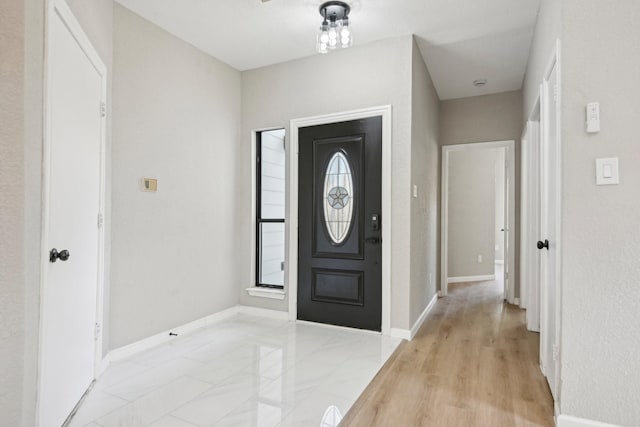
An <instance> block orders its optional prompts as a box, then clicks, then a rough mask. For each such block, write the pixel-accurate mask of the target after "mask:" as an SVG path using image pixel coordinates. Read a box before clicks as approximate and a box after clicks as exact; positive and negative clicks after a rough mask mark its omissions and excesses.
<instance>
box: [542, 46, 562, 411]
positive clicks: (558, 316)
mask: <svg viewBox="0 0 640 427" xmlns="http://www.w3.org/2000/svg"><path fill="white" fill-rule="evenodd" d="M554 69H555V72H556V84H557V97H556V100H555V104H556V105H555V107H556V117H555V118H556V135H555V138H556V146H555V154H556V162H555V164H554V165H552V167H554V168H555V176H556V182H555V183H553V184H552V185H553V186H554V189H555V195H556V197H555V205H556V210H555V212H548V206H547V205H546V201H545V197H541V200H540V208H541V213H540V221H541V225H540V234H541V235H540V239H545V238H547V237H546V236H543V235H542V233H543V228H545V227H543V226H542V224H544V221H545V218H544V215H543V212H545V211H547V212H548V215H549V217H553V218H554V220H555V222H556V241H555V242H553V243H554V246H555V262H556V277H555V281H556V289H555V298H556V304H555V307H556V312H555V325H554V329H555V337H556V339H555V342H554V343H553V344H552V346H554V347H555V349H554V348H551V349H550V348H549V346H548V345H547V339H546V336H545V335H546V333H547V331H548V330H549V325H548V315H549V311H548V310H549V307H548V306H547V304H546V301H547V293H548V292H549V289H548V283H547V281H546V275H544V274H542V273H543V271H542V270H543V264H544V263H543V262H540V275H539V278H540V368H541V370H542V373H543V374H544V375H545V376H547V366H546V361H547V360H549V359H550V358H549V354H550V353H551V355H552V357H551V360H552V361H553V362H554V365H555V381H554V384H549V387H550V388H551V389H552V390H553V395H554V398H555V399H556V402H555V405H556V407H558V402H559V401H560V393H559V391H560V378H561V372H560V370H561V364H560V355H561V354H562V348H561V342H562V339H561V333H562V68H561V41H560V40H559V39H558V40H556V44H555V48H554V50H553V53H552V55H551V59H550V60H549V62H548V65H547V67H546V68H545V73H544V75H543V80H542V85H541V104H540V147H541V152H540V165H541V168H540V170H541V174H540V180H541V184H540V185H541V187H540V189H541V191H544V189H543V187H544V184H545V182H546V181H545V178H544V176H546V174H547V173H548V171H547V170H544V168H543V165H544V164H545V162H543V158H544V155H545V151H544V150H545V149H546V148H548V142H547V141H546V135H547V133H548V132H547V128H546V126H547V125H548V124H547V120H546V119H545V118H546V115H547V111H548V109H549V104H550V102H552V100H550V99H549V97H548V96H547V94H548V90H547V88H548V82H549V78H550V77H551V74H552V73H553V71H554ZM544 231H546V230H544ZM554 353H555V354H554ZM553 356H555V357H553Z"/></svg>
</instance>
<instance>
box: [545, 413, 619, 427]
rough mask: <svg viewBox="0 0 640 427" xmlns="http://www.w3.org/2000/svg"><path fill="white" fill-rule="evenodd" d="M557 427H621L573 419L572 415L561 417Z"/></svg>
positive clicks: (557, 421)
mask: <svg viewBox="0 0 640 427" xmlns="http://www.w3.org/2000/svg"><path fill="white" fill-rule="evenodd" d="M556 426H557V427H620V426H618V425H615V424H607V423H603V422H600V421H593V420H587V419H584V418H578V417H572V416H570V415H562V414H561V415H559V416H558V419H557V420H556Z"/></svg>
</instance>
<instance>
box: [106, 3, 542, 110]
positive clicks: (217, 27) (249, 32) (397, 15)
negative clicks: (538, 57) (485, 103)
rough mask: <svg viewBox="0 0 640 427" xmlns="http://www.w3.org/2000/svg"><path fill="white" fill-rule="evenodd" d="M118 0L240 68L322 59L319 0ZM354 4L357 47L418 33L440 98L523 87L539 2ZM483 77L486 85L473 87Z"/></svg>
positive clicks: (353, 26) (352, 17) (353, 16)
mask: <svg viewBox="0 0 640 427" xmlns="http://www.w3.org/2000/svg"><path fill="white" fill-rule="evenodd" d="M117 1H118V2H119V3H120V4H122V5H123V6H125V7H127V8H129V9H130V10H132V11H133V12H135V13H137V14H139V15H141V16H142V17H144V18H146V19H148V20H149V21H151V22H153V23H155V24H157V25H158V26H160V27H162V28H164V29H165V30H167V31H169V32H170V33H172V34H174V35H176V36H178V37H180V38H182V39H183V40H186V41H187V42H189V43H191V44H193V45H194V46H196V47H198V48H199V49H201V50H203V51H205V52H207V53H209V54H211V55H212V56H214V57H216V58H218V59H220V60H221V61H223V62H225V63H227V64H229V65H231V66H233V67H234V68H237V69H238V70H248V69H253V68H258V67H262V66H265V65H270V64H275V63H279V62H284V61H289V60H293V59H297V58H302V57H306V56H310V55H315V54H316V53H315V36H316V30H317V28H318V27H319V25H320V21H321V18H320V15H319V14H318V6H319V4H320V3H321V1H319V0H270V1H268V2H266V3H263V2H262V1H261V0H117ZM349 3H350V4H351V6H352V12H351V15H350V18H351V22H350V23H351V26H352V28H353V34H354V46H358V45H360V44H365V43H369V42H372V41H374V40H380V39H385V38H389V37H397V36H401V35H407V34H414V35H416V38H417V41H418V46H419V47H420V50H421V52H422V54H423V57H424V58H425V62H426V63H427V66H428V67H429V71H430V72H431V75H432V77H433V81H434V84H435V86H436V89H437V91H438V95H439V96H440V98H441V99H452V98H462V97H467V96H475V95H482V94H489V93H497V92H503V91H508V90H517V89H520V87H521V85H522V80H523V77H524V72H525V68H526V63H527V57H528V54H529V47H530V44H531V38H532V35H533V30H534V26H535V21H536V16H537V11H538V4H539V0H352V1H349ZM329 55H330V53H329ZM479 78H485V79H487V80H488V84H487V85H486V86H485V87H483V88H476V87H475V86H473V84H472V82H473V80H475V79H479Z"/></svg>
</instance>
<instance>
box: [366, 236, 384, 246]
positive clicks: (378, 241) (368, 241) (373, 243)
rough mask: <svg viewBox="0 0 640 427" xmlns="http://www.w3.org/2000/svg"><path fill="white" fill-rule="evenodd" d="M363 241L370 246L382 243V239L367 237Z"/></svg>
mask: <svg viewBox="0 0 640 427" xmlns="http://www.w3.org/2000/svg"><path fill="white" fill-rule="evenodd" d="M364 241H365V242H366V243H371V244H372V245H377V244H380V243H382V239H381V238H379V237H368V238H366V239H364Z"/></svg>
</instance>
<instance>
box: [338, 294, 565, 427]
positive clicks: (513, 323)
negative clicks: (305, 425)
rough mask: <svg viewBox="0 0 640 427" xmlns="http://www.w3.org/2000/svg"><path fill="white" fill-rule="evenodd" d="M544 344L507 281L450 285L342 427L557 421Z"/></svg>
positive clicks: (542, 423) (491, 425) (494, 425)
mask: <svg viewBox="0 0 640 427" xmlns="http://www.w3.org/2000/svg"><path fill="white" fill-rule="evenodd" d="M538 342H539V340H538V334H535V333H532V332H528V331H527V330H526V328H525V317H524V311H523V310H520V309H519V308H517V307H515V306H511V305H509V304H506V303H503V301H502V285H501V284H498V283H497V282H475V283H460V284H450V285H449V296H448V297H446V298H441V299H440V300H439V301H438V303H437V304H436V306H435V307H434V310H433V311H432V313H431V314H430V315H429V317H428V318H427V321H426V322H425V324H424V325H423V326H422V328H421V329H420V331H419V332H418V334H417V335H416V337H415V338H414V340H413V341H411V342H403V343H402V344H401V345H400V346H399V347H398V349H397V350H396V352H395V353H394V354H393V356H392V357H391V358H390V359H389V360H388V361H387V363H386V364H385V365H384V367H383V368H382V369H381V370H380V372H379V373H378V375H377V376H376V377H375V378H374V379H373V381H372V382H371V383H370V384H369V386H368V387H367V388H366V390H365V391H364V392H363V394H362V395H361V396H360V398H359V399H358V400H357V401H356V403H355V404H354V405H353V406H352V408H351V410H350V411H349V412H348V413H347V414H346V416H345V418H344V420H343V422H342V423H341V424H340V425H341V426H446V427H448V426H464V427H468V426H487V427H499V426H553V425H554V423H553V401H552V398H551V393H550V391H549V388H548V387H547V383H546V381H545V379H544V377H543V376H542V374H541V372H540V369H539V367H538V348H539V347H538V346H539V344H538Z"/></svg>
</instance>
